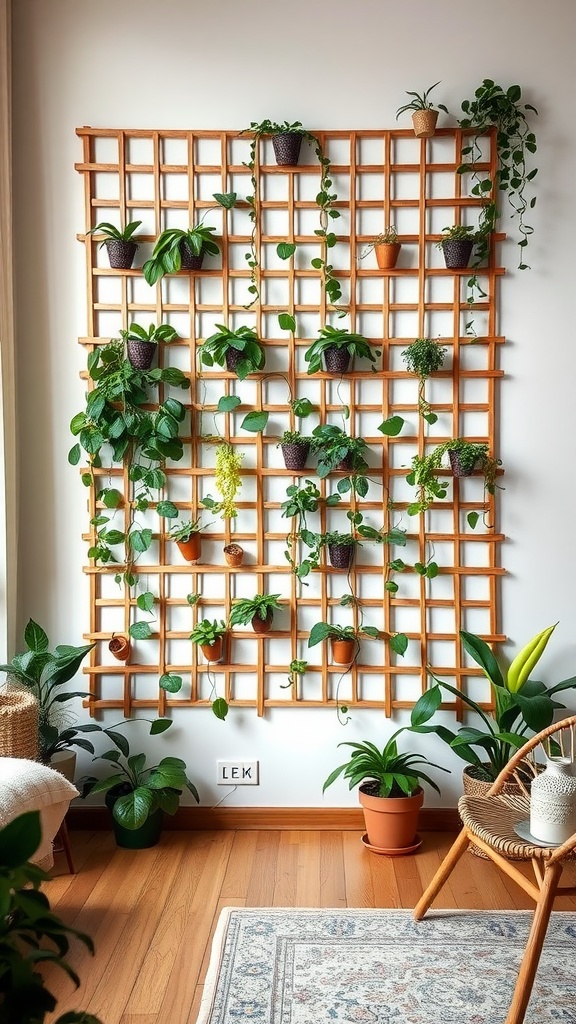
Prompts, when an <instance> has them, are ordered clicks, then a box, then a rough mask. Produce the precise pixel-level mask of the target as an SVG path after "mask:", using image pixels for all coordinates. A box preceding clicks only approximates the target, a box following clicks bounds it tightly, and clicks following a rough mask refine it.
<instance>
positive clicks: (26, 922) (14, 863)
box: [0, 811, 101, 1024]
mask: <svg viewBox="0 0 576 1024" xmlns="http://www.w3.org/2000/svg"><path fill="white" fill-rule="evenodd" d="M41 838H42V829H41V824H40V813H39V811H28V812H27V813H25V814H21V815H20V816H19V817H18V818H14V819H13V821H11V822H9V824H8V825H5V827H4V828H3V829H0V891H2V894H3V899H2V919H1V920H2V926H1V936H2V937H1V942H0V1019H1V1020H2V1021H5V1022H6V1024H9V1022H12V1024H43V1021H44V1020H45V1019H46V1017H47V1015H48V1014H50V1015H52V1013H53V1011H54V1010H55V1009H56V1004H57V1000H56V997H55V996H54V995H53V994H52V992H51V991H50V989H49V988H48V985H47V984H46V981H47V980H48V983H49V984H50V985H51V984H52V982H51V981H50V977H51V974H48V973H47V974H46V977H45V975H44V970H42V971H40V970H39V969H38V968H39V967H41V966H42V965H46V966H47V967H48V965H50V964H54V965H56V966H57V967H60V968H61V969H62V970H63V971H64V972H65V973H66V974H67V975H68V977H69V978H71V980H72V982H73V983H74V985H75V986H76V988H78V986H79V984H80V979H79V977H78V975H77V974H76V971H75V970H74V969H73V967H72V966H71V964H70V963H69V962H68V961H67V960H66V956H67V955H68V952H69V950H70V940H71V939H76V940H78V941H79V942H81V943H82V944H83V945H84V946H86V948H87V949H88V950H89V952H90V953H92V954H93V953H94V945H93V943H92V939H91V938H90V937H89V936H88V935H85V934H84V932H80V931H78V930H77V929H76V928H71V927H70V926H69V925H67V924H65V923H64V921H62V920H61V918H59V917H58V915H57V914H55V913H54V912H53V911H52V910H51V908H50V901H49V900H48V897H47V896H46V894H45V893H44V892H41V890H40V885H41V884H42V882H45V881H48V880H49V875H47V874H46V873H45V872H44V871H42V870H41V869H40V868H39V867H37V866H36V865H35V864H30V863H29V861H30V858H31V857H32V856H33V855H34V853H35V852H36V850H37V849H38V847H39V846H40V841H41ZM79 952H80V951H79V950H78V951H76V955H78V953H79ZM50 1019H51V1020H52V1019H53V1018H52V1016H51V1017H50ZM54 1024H101V1022H100V1021H99V1019H98V1018H97V1017H94V1016H93V1015H92V1014H90V1013H84V1012H82V1011H80V1010H78V1011H72V1012H68V1013H65V1014H63V1015H62V1016H61V1017H58V1019H57V1020H54Z"/></svg>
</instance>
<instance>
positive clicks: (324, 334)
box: [304, 324, 382, 376]
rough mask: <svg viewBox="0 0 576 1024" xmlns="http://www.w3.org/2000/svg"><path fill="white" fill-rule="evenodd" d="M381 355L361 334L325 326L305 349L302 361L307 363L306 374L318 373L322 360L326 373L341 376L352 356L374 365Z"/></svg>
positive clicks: (379, 350)
mask: <svg viewBox="0 0 576 1024" xmlns="http://www.w3.org/2000/svg"><path fill="white" fill-rule="evenodd" d="M381 354H382V353H381V349H378V348H377V349H373V348H372V346H371V345H370V342H369V341H367V339H366V338H364V337H363V336H362V335H361V334H353V333H352V332H351V331H346V330H344V328H336V327H331V326H330V325H329V324H326V325H325V326H324V327H321V328H320V331H319V332H318V338H317V339H316V341H313V342H312V344H311V345H310V347H309V348H307V349H306V352H305V353H304V359H305V361H306V362H307V363H308V369H307V371H306V372H307V373H318V371H319V370H321V369H322V358H324V363H325V369H326V373H331V374H334V376H341V375H342V374H343V373H346V371H347V370H348V367H349V366H350V360H351V358H352V357H353V356H358V358H359V359H368V360H369V361H370V362H371V363H375V362H376V356H379V355H381ZM372 369H374V366H373V367H372Z"/></svg>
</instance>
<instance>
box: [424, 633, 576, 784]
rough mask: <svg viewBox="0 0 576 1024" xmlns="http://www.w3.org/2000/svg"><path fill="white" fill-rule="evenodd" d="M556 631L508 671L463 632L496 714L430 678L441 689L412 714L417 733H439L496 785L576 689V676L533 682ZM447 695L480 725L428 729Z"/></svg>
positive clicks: (534, 642) (544, 635)
mask: <svg viewBox="0 0 576 1024" xmlns="http://www.w3.org/2000/svg"><path fill="white" fill-rule="evenodd" d="M555 628H556V626H555V625H554V626H549V627H548V628H547V629H544V630H542V632H541V633H538V634H537V635H536V636H535V637H533V638H532V640H530V642H529V643H528V644H526V646H525V647H524V648H523V649H522V650H521V651H520V653H519V654H517V655H516V657H515V658H514V660H513V661H512V663H511V665H510V667H509V668H508V670H507V671H505V670H504V669H503V668H502V667H501V666H500V665H499V663H498V661H497V659H496V657H495V655H494V654H493V652H492V651H491V649H490V647H489V646H488V644H487V643H486V642H485V641H484V640H482V638H481V637H479V636H476V635H475V634H474V633H468V632H466V631H464V630H461V632H460V639H461V641H462V646H463V647H464V650H465V651H466V652H467V653H468V654H469V655H470V657H471V658H472V660H473V661H475V662H476V664H477V665H479V666H480V668H481V669H482V671H483V673H484V675H485V676H486V678H487V679H488V681H489V683H490V688H491V692H492V699H493V701H494V714H493V715H490V714H489V713H487V712H486V711H484V710H483V708H481V707H480V705H479V704H478V703H477V702H476V701H474V700H472V699H471V698H470V697H469V696H468V695H467V694H466V693H464V692H463V691H462V690H457V689H456V688H455V687H454V686H451V685H450V683H447V682H445V681H444V680H441V679H437V677H436V676H435V675H434V673H433V672H430V674H431V676H432V678H433V679H434V680H435V685H434V686H432V687H431V688H430V689H429V690H427V691H426V693H424V694H423V695H422V697H420V699H419V700H418V701H417V703H416V704H415V705H414V708H413V709H412V720H411V721H412V729H413V731H414V732H423V733H428V732H434V733H436V735H437V736H439V737H440V739H442V740H444V742H445V743H447V744H448V745H449V746H450V747H451V748H452V749H453V751H454V753H455V754H457V755H458V757H461V758H462V760H463V761H466V762H468V764H470V765H473V766H474V770H475V774H476V777H477V778H480V779H483V780H484V781H487V782H493V781H494V779H496V778H497V776H498V775H499V773H500V772H501V771H502V769H503V768H504V767H505V765H506V764H507V763H508V761H509V760H510V758H511V757H512V755H513V754H514V753H515V752H516V750H517V749H519V748H520V747H522V746H524V743H525V742H526V740H527V739H528V737H529V736H530V735H532V734H533V733H537V732H540V731H541V730H542V729H545V728H546V727H547V726H549V725H550V724H551V722H552V719H553V717H554V712H555V710H556V709H557V708H563V707H564V705H563V704H559V703H558V702H557V701H556V700H554V699H553V697H554V696H555V695H556V694H558V693H561V692H562V691H563V690H573V689H576V676H572V677H571V678H569V679H563V680H562V682H560V683H556V684H555V686H550V687H547V686H545V684H544V683H542V682H539V681H537V680H534V679H530V675H531V673H532V671H533V669H534V668H535V667H536V664H537V663H538V661H539V659H540V657H541V655H542V654H543V652H544V649H545V647H546V645H547V643H548V641H549V639H550V637H551V635H552V633H553V631H554V629H555ZM442 689H444V690H448V692H449V693H452V694H454V696H455V697H458V698H459V699H460V700H461V701H462V702H463V703H464V704H465V705H466V707H467V708H469V709H470V710H471V711H474V712H476V714H477V715H478V719H479V720H478V724H477V725H474V726H464V727H462V728H461V729H459V730H458V732H453V731H452V730H451V729H448V728H447V727H446V726H444V725H440V724H434V725H428V724H427V723H428V722H429V721H430V719H431V718H433V716H434V715H435V714H436V712H437V711H438V710H439V708H440V705H441V702H442ZM474 748H477V750H476V749H474ZM477 751H478V752H477Z"/></svg>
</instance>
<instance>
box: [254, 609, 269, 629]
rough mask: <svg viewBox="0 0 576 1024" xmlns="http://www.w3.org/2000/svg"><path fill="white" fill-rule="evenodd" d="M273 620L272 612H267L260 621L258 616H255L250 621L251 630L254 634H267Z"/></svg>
mask: <svg viewBox="0 0 576 1024" xmlns="http://www.w3.org/2000/svg"><path fill="white" fill-rule="evenodd" d="M273 618H274V612H268V615H267V616H266V618H265V619H261V618H260V616H259V615H255V616H254V618H253V619H252V629H253V630H254V632H255V633H268V632H269V630H270V627H271V625H272V619H273Z"/></svg>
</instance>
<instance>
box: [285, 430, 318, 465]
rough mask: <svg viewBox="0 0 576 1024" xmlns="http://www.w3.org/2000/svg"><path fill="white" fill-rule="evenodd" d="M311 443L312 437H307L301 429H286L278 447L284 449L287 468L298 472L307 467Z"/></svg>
mask: <svg viewBox="0 0 576 1024" xmlns="http://www.w3.org/2000/svg"><path fill="white" fill-rule="evenodd" d="M311 444H312V438H311V437H305V436H304V434H301V433H300V431H299V430H285V431H284V433H283V435H282V437H281V438H280V440H279V442H278V445H277V447H278V448H280V449H281V451H282V458H283V459H284V465H285V466H286V469H293V470H295V471H296V472H298V471H300V470H303V469H305V468H306V460H307V458H308V455H309V454H310V445H311Z"/></svg>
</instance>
